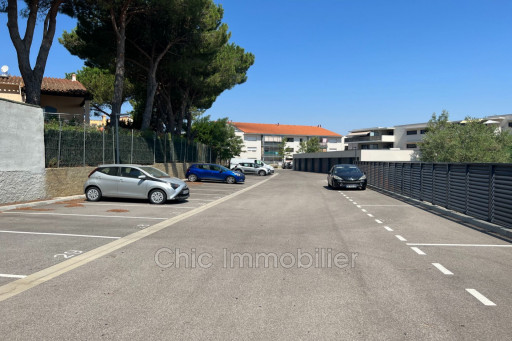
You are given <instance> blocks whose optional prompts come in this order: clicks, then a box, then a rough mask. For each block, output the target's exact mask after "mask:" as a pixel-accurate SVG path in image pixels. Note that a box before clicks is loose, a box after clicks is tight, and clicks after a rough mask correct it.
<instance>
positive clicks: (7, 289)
mask: <svg viewBox="0 0 512 341" xmlns="http://www.w3.org/2000/svg"><path fill="white" fill-rule="evenodd" d="M278 175H279V174H275V175H274V176H273V177H271V178H268V179H265V180H263V181H259V182H257V183H255V184H254V185H251V186H250V187H246V188H244V189H242V190H239V191H237V192H235V193H232V194H229V195H227V196H225V197H224V198H222V199H219V200H216V201H215V202H212V203H209V204H206V205H204V206H201V207H198V208H195V209H193V210H190V211H188V212H185V213H182V214H180V215H178V216H176V217H174V218H170V219H167V220H165V221H162V222H159V223H158V224H155V225H153V226H150V227H148V228H146V229H143V230H139V231H137V232H134V233H132V234H129V235H127V236H125V237H123V238H120V239H117V240H114V241H112V242H110V243H107V244H105V245H102V246H100V247H98V248H96V249H94V250H91V251H89V252H86V253H83V254H81V255H78V256H76V257H73V258H70V259H67V260H65V261H62V262H60V263H59V264H56V265H53V266H50V267H49V268H46V269H43V270H41V271H38V272H36V273H33V274H31V275H29V276H27V277H25V278H21V279H18V280H16V281H13V282H11V283H8V284H5V285H3V286H0V302H2V301H5V300H6V299H8V298H10V297H13V296H16V295H18V294H20V293H22V292H24V291H26V290H29V289H31V288H33V287H35V286H38V285H39V284H42V283H45V282H47V281H49V280H51V279H53V278H55V277H58V276H60V275H62V274H64V273H67V272H69V271H71V270H73V269H76V268H78V267H80V266H82V265H85V264H87V263H90V262H92V261H93V260H96V259H98V258H100V257H103V256H105V255H108V254H109V253H111V252H114V251H115V250H118V249H120V248H122V247H125V246H127V245H130V244H132V243H134V242H136V241H138V240H140V239H142V238H144V237H147V236H150V235H152V234H154V233H156V232H159V231H161V230H163V229H165V228H168V227H170V226H172V225H174V224H177V223H179V222H181V221H183V220H185V219H188V218H190V217H192V216H195V215H197V214H199V213H201V212H204V211H206V210H208V209H210V208H212V207H215V206H217V205H219V204H222V203H224V202H226V201H228V200H230V199H232V198H235V197H237V196H239V195H241V194H243V193H245V192H247V191H250V190H251V189H253V188H255V187H257V186H260V185H262V184H264V183H266V182H267V181H269V180H272V179H274V178H275V177H276V176H278Z"/></svg>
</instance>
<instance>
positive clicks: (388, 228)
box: [384, 226, 393, 232]
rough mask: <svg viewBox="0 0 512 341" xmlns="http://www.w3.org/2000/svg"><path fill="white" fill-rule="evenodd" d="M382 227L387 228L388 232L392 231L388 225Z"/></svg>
mask: <svg viewBox="0 0 512 341" xmlns="http://www.w3.org/2000/svg"><path fill="white" fill-rule="evenodd" d="M384 228H385V229H386V230H388V231H389V232H393V229H392V228H391V227H389V226H384Z"/></svg>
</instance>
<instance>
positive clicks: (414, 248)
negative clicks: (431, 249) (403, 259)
mask: <svg viewBox="0 0 512 341" xmlns="http://www.w3.org/2000/svg"><path fill="white" fill-rule="evenodd" d="M411 249H412V250H413V251H414V252H416V253H417V254H418V255H421V256H425V255H426V253H425V252H423V251H421V250H420V249H418V248H417V247H414V246H413V247H411Z"/></svg>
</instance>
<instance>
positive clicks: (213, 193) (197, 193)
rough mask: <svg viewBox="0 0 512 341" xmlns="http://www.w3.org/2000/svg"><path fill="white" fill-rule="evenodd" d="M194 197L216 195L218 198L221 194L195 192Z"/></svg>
mask: <svg viewBox="0 0 512 341" xmlns="http://www.w3.org/2000/svg"><path fill="white" fill-rule="evenodd" d="M193 195H216V196H219V195H220V194H217V193H213V194H212V193H197V192H194V194H193Z"/></svg>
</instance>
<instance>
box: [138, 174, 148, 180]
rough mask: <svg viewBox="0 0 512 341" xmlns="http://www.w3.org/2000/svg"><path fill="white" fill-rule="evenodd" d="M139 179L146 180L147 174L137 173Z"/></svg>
mask: <svg viewBox="0 0 512 341" xmlns="http://www.w3.org/2000/svg"><path fill="white" fill-rule="evenodd" d="M138 178H139V179H141V180H146V179H147V176H145V175H144V174H143V175H139V176H138Z"/></svg>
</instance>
